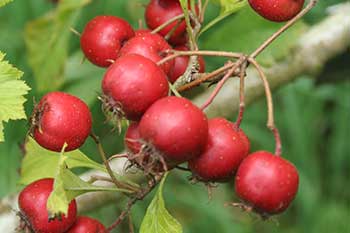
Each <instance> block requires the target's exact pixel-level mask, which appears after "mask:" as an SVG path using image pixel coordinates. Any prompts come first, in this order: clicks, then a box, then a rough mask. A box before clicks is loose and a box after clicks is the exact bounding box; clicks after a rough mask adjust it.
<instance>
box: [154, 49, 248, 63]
mask: <svg viewBox="0 0 350 233" xmlns="http://www.w3.org/2000/svg"><path fill="white" fill-rule="evenodd" d="M169 53H173V54H172V55H170V56H167V57H165V58H163V59H162V60H160V61H159V62H158V63H157V65H162V64H164V63H165V62H167V61H169V60H172V59H175V58H177V57H181V56H192V55H196V56H214V57H229V58H240V57H241V56H242V54H241V53H232V52H225V51H211V50H196V51H180V50H170V51H169Z"/></svg>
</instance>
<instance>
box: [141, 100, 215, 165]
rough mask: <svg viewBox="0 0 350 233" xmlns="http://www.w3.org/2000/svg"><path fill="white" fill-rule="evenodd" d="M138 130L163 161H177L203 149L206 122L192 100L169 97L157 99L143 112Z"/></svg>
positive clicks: (195, 155) (192, 156) (206, 132)
mask: <svg viewBox="0 0 350 233" xmlns="http://www.w3.org/2000/svg"><path fill="white" fill-rule="evenodd" d="M139 132H140V135H141V138H142V139H144V140H145V141H146V142H149V143H151V144H152V145H153V146H154V147H155V148H156V149H157V150H159V151H160V152H161V153H162V154H163V155H164V158H165V160H166V161H168V162H169V163H173V164H180V163H183V162H185V161H188V160H190V159H193V158H195V157H197V156H199V155H200V154H201V153H202V151H203V150H204V148H205V145H206V143H207V139H208V121H207V117H206V116H205V115H204V113H203V112H202V111H201V110H200V109H199V108H198V107H196V106H195V105H193V104H192V103H191V101H189V100H187V99H185V98H180V97H175V96H169V97H165V98H162V99H160V100H158V101H157V102H155V103H154V104H153V105H152V106H151V107H150V108H149V109H148V110H147V111H146V112H145V114H144V115H143V117H142V119H141V121H140V125H139Z"/></svg>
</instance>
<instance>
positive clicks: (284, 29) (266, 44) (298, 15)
mask: <svg viewBox="0 0 350 233" xmlns="http://www.w3.org/2000/svg"><path fill="white" fill-rule="evenodd" d="M317 1H318V0H310V2H309V3H308V4H307V6H306V7H305V8H304V9H303V10H302V11H300V12H299V14H297V15H296V16H295V17H294V18H292V19H291V20H289V21H288V22H287V23H286V24H285V25H284V26H283V27H281V28H280V29H279V30H278V31H277V32H275V33H274V34H273V35H272V36H271V37H270V38H268V39H267V40H266V41H265V42H264V43H263V44H262V45H261V46H260V47H259V48H257V49H256V50H255V51H254V52H253V53H252V54H251V55H250V57H252V58H256V56H257V55H259V54H260V53H261V52H262V51H263V50H264V49H266V47H267V46H269V45H270V44H271V43H272V42H273V41H274V40H275V39H276V38H277V37H279V36H280V35H281V34H282V33H283V32H285V31H286V30H287V29H288V28H290V27H291V26H292V25H293V24H294V23H295V22H296V21H298V20H299V19H300V18H301V17H303V16H304V15H305V14H306V13H308V12H309V11H310V10H311V9H312V8H313V7H314V6H315V5H316V3H317Z"/></svg>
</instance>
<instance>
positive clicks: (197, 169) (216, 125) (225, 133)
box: [188, 118, 249, 182]
mask: <svg viewBox="0 0 350 233" xmlns="http://www.w3.org/2000/svg"><path fill="white" fill-rule="evenodd" d="M208 125H209V135H208V142H207V145H206V147H205V150H204V151H203V153H202V154H201V155H200V156H199V157H197V158H195V159H193V160H190V161H189V163H188V164H189V167H190V169H191V170H192V172H193V173H194V175H195V177H196V178H198V179H199V180H201V181H205V182H208V181H210V182H225V181H227V180H228V179H229V178H231V177H232V176H233V175H234V173H235V172H236V171H237V169H238V166H239V165H240V163H241V162H242V160H243V159H244V158H245V157H246V156H247V155H248V152H249V140H248V138H247V136H245V134H244V132H243V131H242V130H241V129H239V131H238V130H236V129H235V128H234V127H235V126H234V124H233V123H231V122H229V121H227V120H226V119H224V118H214V119H210V120H209V121H208ZM244 136H245V137H244ZM247 144H248V147H247Z"/></svg>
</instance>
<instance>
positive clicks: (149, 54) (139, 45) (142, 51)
mask: <svg viewBox="0 0 350 233" xmlns="http://www.w3.org/2000/svg"><path fill="white" fill-rule="evenodd" d="M137 34H138V35H139V36H135V37H133V38H131V39H130V40H129V41H128V42H126V43H125V45H124V46H123V48H122V49H121V50H120V53H119V56H121V57H122V56H125V55H126V54H139V55H142V56H144V57H146V58H148V59H150V60H152V61H153V62H154V63H157V62H159V61H160V60H162V59H163V58H164V57H166V53H165V52H166V51H167V50H170V49H171V46H170V45H169V44H168V42H166V40H164V38H163V37H161V36H160V35H158V34H151V33H147V31H141V32H138V33H137ZM173 65H174V61H173V60H171V61H168V62H165V63H164V64H162V65H161V67H162V69H163V71H164V72H165V73H166V74H169V73H170V71H171V69H172V67H173Z"/></svg>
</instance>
